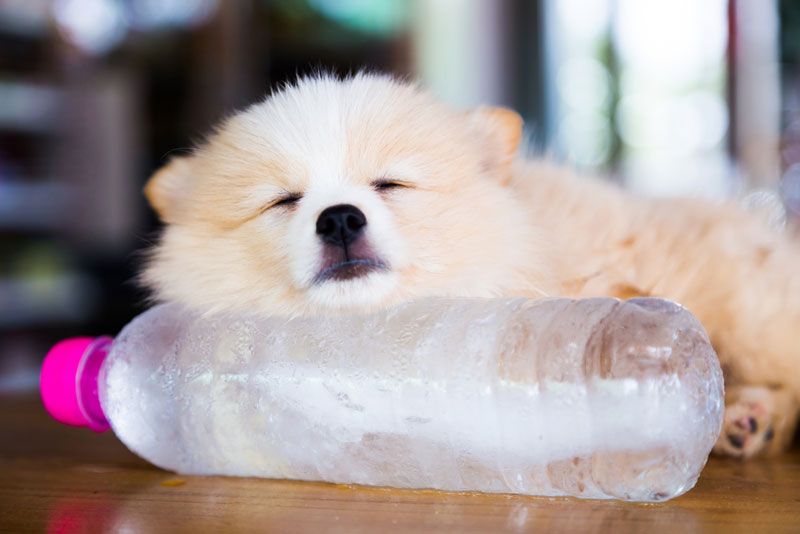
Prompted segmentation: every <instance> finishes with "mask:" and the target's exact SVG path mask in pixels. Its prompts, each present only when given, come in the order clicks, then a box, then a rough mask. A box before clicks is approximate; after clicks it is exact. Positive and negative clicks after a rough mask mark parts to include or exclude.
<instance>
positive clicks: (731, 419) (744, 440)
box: [714, 388, 775, 458]
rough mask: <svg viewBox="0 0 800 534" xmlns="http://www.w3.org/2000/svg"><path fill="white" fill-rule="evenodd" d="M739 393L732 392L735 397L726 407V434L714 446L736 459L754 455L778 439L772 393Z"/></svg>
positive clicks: (715, 450)
mask: <svg viewBox="0 0 800 534" xmlns="http://www.w3.org/2000/svg"><path fill="white" fill-rule="evenodd" d="M740 389H744V388H740ZM747 389H754V390H758V389H762V388H747ZM764 389H765V390H766V388H764ZM766 391H768V390H766ZM738 393H739V394H738V395H730V394H729V397H734V398H733V399H730V400H729V401H728V404H727V405H726V406H725V418H724V420H723V422H722V433H721V434H720V436H719V439H718V440H717V443H716V445H715V446H714V452H716V453H717V454H724V455H727V456H733V457H736V458H750V457H751V456H755V455H756V454H759V453H760V452H762V451H764V450H766V449H767V448H768V447H769V444H770V442H771V441H772V440H773V439H774V438H775V429H774V427H773V414H772V406H771V405H770V404H771V403H770V402H769V396H768V395H761V394H759V392H741V391H740V392H738ZM742 393H744V394H742Z"/></svg>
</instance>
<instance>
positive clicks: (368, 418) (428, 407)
mask: <svg viewBox="0 0 800 534" xmlns="http://www.w3.org/2000/svg"><path fill="white" fill-rule="evenodd" d="M41 392H42V397H43V400H44V404H45V406H46V408H47V409H48V411H49V412H50V413H51V414H52V415H53V416H54V417H55V418H56V419H58V420H59V421H62V422H64V423H68V424H73V425H82V426H88V427H89V428H91V429H93V430H97V431H100V430H104V429H106V428H108V427H109V426H110V427H111V428H112V429H113V430H114V432H115V433H116V435H117V436H118V437H119V439H120V440H122V441H123V442H124V443H125V444H126V445H127V446H128V447H129V448H130V449H131V450H132V451H133V452H135V453H136V454H138V455H140V456H142V457H144V458H145V459H147V460H149V461H150V462H152V463H154V464H156V465H157V466H160V467H162V468H164V469H168V470H172V471H177V472H179V473H183V474H202V475H214V474H217V475H241V476H259V477H270V478H291V479H302V480H321V481H329V482H337V483H356V484H367V485H380V486H394V487H403V488H435V489H442V490H456V491H481V492H511V493H521V494H530V495H548V496H559V495H572V496H577V497H584V498H618V499H626V500H636V501H661V500H665V499H669V498H672V497H675V496H677V495H680V494H682V493H684V492H685V491H687V490H689V489H690V488H691V487H692V486H693V485H694V484H695V482H696V481H697V478H698V476H699V474H700V471H701V469H702V468H703V466H704V465H705V462H706V459H707V457H708V454H709V451H710V450H711V448H712V446H713V445H714V442H715V441H716V438H717V436H718V434H719V432H720V426H721V422H722V412H723V382H722V373H721V370H720V366H719V362H718V360H717V357H716V354H715V353H714V351H713V349H712V347H711V345H710V343H709V340H708V337H707V335H706V333H705V331H704V330H703V328H702V326H701V325H700V323H699V322H698V321H697V319H695V317H694V316H693V315H691V314H690V313H689V312H688V311H687V310H685V309H684V308H682V307H680V306H678V305H677V304H674V303H672V302H669V301H665V300H659V299H634V300H630V301H626V302H621V301H618V300H615V299H587V300H577V301H576V300H568V299H553V300H540V301H531V300H525V299H514V300H499V299H495V300H488V299H487V300H481V299H430V300H422V301H417V302H411V303H407V304H404V305H401V306H399V307H397V308H393V309H390V310H387V311H384V312H380V313H376V314H373V315H366V316H353V317H339V318H313V319H310V318H309V319H291V320H287V319H278V318H264V317H256V316H246V317H242V316H237V317H233V316H214V317H208V316H201V315H197V314H194V313H190V312H187V311H185V310H183V309H181V308H180V307H178V306H177V305H174V304H171V305H161V306H156V307H154V308H152V309H151V310H149V311H147V312H146V313H143V314H142V315H140V316H139V317H137V318H136V319H135V320H134V321H133V322H131V323H130V324H129V325H128V326H127V327H125V329H124V330H123V331H122V333H121V334H120V335H119V336H118V337H117V338H116V340H114V341H113V342H112V341H111V339H109V338H98V339H91V338H78V339H73V340H67V341H63V342H61V343H60V344H58V345H56V346H55V347H54V348H53V349H52V350H51V352H50V353H49V354H48V356H47V359H46V361H45V363H44V366H43V369H42V375H41Z"/></svg>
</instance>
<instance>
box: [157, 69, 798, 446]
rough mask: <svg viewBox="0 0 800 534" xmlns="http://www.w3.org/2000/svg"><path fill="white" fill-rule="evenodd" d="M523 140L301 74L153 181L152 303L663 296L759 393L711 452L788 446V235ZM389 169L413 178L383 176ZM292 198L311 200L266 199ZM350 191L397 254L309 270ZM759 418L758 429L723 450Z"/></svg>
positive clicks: (375, 90) (430, 101)
mask: <svg viewBox="0 0 800 534" xmlns="http://www.w3.org/2000/svg"><path fill="white" fill-rule="evenodd" d="M520 136H521V120H520V119H519V117H518V116H517V115H516V114H515V113H513V112H511V111H509V110H502V109H496V108H494V109H493V108H482V109H479V110H476V111H473V112H468V113H467V112H460V111H455V110H452V109H450V108H448V107H446V106H445V105H443V104H441V103H439V102H437V101H436V100H435V99H434V98H433V97H432V96H430V95H429V94H428V93H426V92H425V91H422V90H419V89H418V88H416V87H414V86H412V85H408V84H402V83H398V82H395V81H393V80H392V79H390V78H387V77H381V76H371V75H358V76H356V77H354V78H351V79H347V80H344V81H340V80H336V79H333V78H330V77H319V78H311V79H304V80H300V81H299V82H298V84H297V85H296V86H293V87H289V88H286V89H284V90H283V91H280V92H278V93H277V94H275V95H273V96H271V97H269V98H268V99H267V100H265V101H264V102H262V103H259V104H256V105H254V106H252V107H251V108H249V109H247V110H245V111H243V112H242V113H239V114H236V115H234V116H233V117H231V118H230V119H228V120H227V121H225V122H224V123H223V124H222V125H221V126H220V127H219V128H218V130H217V131H216V132H215V133H214V134H212V135H211V136H210V137H209V139H208V140H207V142H205V143H203V144H202V145H200V146H199V147H198V148H197V150H195V152H194V153H193V154H192V155H190V156H187V157H182V158H178V159H174V160H173V161H172V162H171V163H170V164H169V165H168V166H166V167H165V168H164V169H162V170H161V171H159V172H158V173H157V174H156V175H155V176H154V177H153V179H152V180H151V181H150V183H149V184H148V186H147V189H146V193H147V195H148V198H149V199H150V201H151V203H152V205H153V206H154V207H155V209H156V210H157V211H158V212H159V214H160V216H161V218H162V219H163V220H164V221H165V222H166V223H167V225H166V228H165V230H164V233H163V236H162V238H161V240H160V242H159V244H158V245H157V246H156V247H155V248H154V250H153V251H152V255H151V257H150V261H149V264H148V266H147V268H146V270H145V271H144V273H143V280H144V282H145V283H146V284H147V285H148V286H149V287H150V288H151V289H152V290H153V292H154V294H155V296H156V297H157V298H158V299H159V300H169V301H180V302H183V303H185V304H187V305H190V306H192V307H195V308H197V309H200V310H206V311H215V310H235V309H248V310H259V311H263V312H265V313H269V314H281V315H307V314H317V313H340V312H342V311H346V310H368V309H374V308H378V307H382V306H386V305H389V304H391V303H394V302H398V301H402V300H406V299H410V298H414V297H420V296H427V295H457V296H520V295H521V296H528V297H533V298H537V297H542V296H557V295H565V296H573V297H586V296H596V295H612V296H618V297H622V298H626V297H629V296H634V295H654V296H662V297H668V298H671V299H674V300H677V301H679V302H681V303H682V304H684V305H685V306H687V307H688V308H689V309H690V310H691V311H693V312H694V313H695V314H696V315H697V316H698V317H699V318H700V320H701V321H702V322H703V324H704V325H705V327H706V328H707V329H708V331H709V334H710V336H711V338H712V340H713V342H714V344H715V346H716V348H717V350H718V352H719V354H720V358H721V361H722V364H723V367H724V371H725V374H726V381H727V382H728V383H729V384H732V385H736V386H737V387H738V386H744V385H747V386H753V387H755V388H757V391H758V392H759V395H757V396H758V402H755V404H754V405H755V406H756V408H753V407H751V406H750V405H751V404H753V403H752V402H751V400H752V398H753V396H752V395H750V396H749V397H747V398H748V401H747V403H744V401H742V403H740V404H738V405H736V406H735V407H731V409H729V412H730V413H733V411H732V410H733V408H735V409H736V413H737V417H736V418H733V419H730V418H729V420H726V429H725V432H723V436H722V438H721V440H720V444H719V445H718V450H719V451H720V452H726V453H728V454H732V455H736V456H749V455H752V454H755V453H757V452H759V451H761V450H763V449H766V448H768V443H769V440H768V439H766V438H768V437H770V434H775V433H781V435H780V436H778V439H775V440H773V441H772V442H771V443H780V444H781V445H780V446H777V445H775V446H773V449H775V450H778V449H780V448H782V447H785V443H786V442H787V438H786V436H787V435H789V434H791V432H792V431H793V426H794V421H795V420H796V416H797V414H796V412H797V397H798V395H800V338H798V335H797V330H798V327H800V274H798V273H800V249H799V248H798V246H797V244H796V243H793V242H791V241H790V240H789V238H787V237H785V236H783V235H780V234H779V233H777V232H774V231H772V230H770V229H769V228H768V227H767V225H766V223H765V222H763V221H761V220H760V219H759V218H758V217H756V216H754V215H751V214H748V213H746V212H744V211H743V210H740V209H738V208H737V207H736V206H734V205H731V204H712V203H709V202H703V201H699V200H689V199H675V200H653V199H645V198H637V197H634V196H632V195H630V194H628V193H625V192H623V191H622V190H621V189H618V188H616V187H614V186H612V185H610V184H608V183H607V182H601V181H598V180H595V179H592V178H585V177H576V176H574V175H573V174H572V173H571V172H570V171H569V170H567V169H565V168H563V167H559V166H556V165H553V164H550V163H547V162H543V161H537V160H529V159H526V158H524V157H521V156H517V155H516V154H517V148H518V144H519V139H520ZM378 179H391V180H394V181H397V182H400V183H402V184H403V185H404V187H402V188H395V189H392V190H389V191H377V190H376V189H375V188H374V187H373V186H374V182H375V180H378ZM286 193H293V194H302V195H303V196H302V199H301V200H299V201H298V202H297V203H296V204H294V205H291V206H283V205H282V206H273V205H272V204H274V203H275V202H276V201H277V200H280V199H281V198H283V196H284V195H285V194H286ZM342 203H349V204H354V205H356V206H358V207H359V208H360V209H361V210H362V211H363V212H364V214H365V215H366V217H367V220H368V225H367V233H366V237H367V239H369V241H370V243H371V245H372V247H373V248H374V249H375V250H376V253H377V254H379V255H380V256H381V257H382V258H383V259H384V260H386V262H387V263H388V265H389V267H390V269H389V270H388V271H387V272H372V273H370V274H368V275H366V276H364V277H361V278H357V279H353V280H346V281H329V282H325V283H323V284H319V283H315V282H314V277H315V274H316V273H317V272H318V270H319V269H320V264H321V258H320V257H321V244H320V242H319V239H318V238H317V236H316V235H315V228H314V222H315V220H316V217H317V216H318V215H319V213H320V211H321V210H323V209H324V208H326V207H328V206H331V205H334V204H342ZM748 391H749V390H748ZM737 398H738V397H737ZM778 398H780V402H779V401H778V400H776V399H778ZM786 399H789V400H786ZM734 402H735V401H734ZM759 410H760V412H759ZM756 412H758V414H756ZM762 412H763V413H764V414H767V415H766V416H763V417H762V416H761V415H759V414H762ZM778 412H780V413H778ZM748 414H754V415H752V417H753V418H755V416H756V415H758V417H759V419H758V423H757V424H756V425H755V426H757V427H758V428H755V429H753V428H749V429H748V432H745V433H744V435H743V436H742V438H741V440H740V441H742V442H743V444H742V446H741V447H736V446H732V445H731V442H729V441H726V440H725V439H726V436H728V435H732V434H731V433H733V432H734V430H736V429H738V428H741V427H742V425H743V424H745V423H747V422H748V421H750V418H751V415H748ZM777 420H781V421H788V422H789V423H788V424H783V425H782V426H781V427H780V428H776V427H775V424H774V423H775V421H777ZM747 424H749V425H750V426H751V427H752V426H753V424H752V422H750V423H747ZM770 427H772V428H770ZM751 430H752V432H751ZM737 432H738V431H737ZM751 434H752V435H751ZM737 435H738V434H737ZM734 441H735V440H734Z"/></svg>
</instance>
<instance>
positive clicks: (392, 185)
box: [372, 178, 411, 191]
mask: <svg viewBox="0 0 800 534" xmlns="http://www.w3.org/2000/svg"><path fill="white" fill-rule="evenodd" d="M372 187H374V188H375V190H376V191H389V190H391V189H401V188H408V187H411V185H410V184H407V183H405V182H399V181H397V180H387V179H385V178H382V179H380V180H375V181H374V182H372Z"/></svg>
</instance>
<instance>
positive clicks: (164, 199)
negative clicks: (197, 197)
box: [144, 156, 192, 223]
mask: <svg viewBox="0 0 800 534" xmlns="http://www.w3.org/2000/svg"><path fill="white" fill-rule="evenodd" d="M191 179H192V166H191V164H190V162H189V157H187V156H179V157H174V158H172V159H171V160H170V161H169V163H167V164H166V165H164V166H163V167H161V168H160V169H158V170H157V171H156V172H155V174H153V176H151V177H150V179H149V180H148V181H147V184H145V186H144V196H145V197H147V201H148V202H150V205H151V206H152V207H153V209H154V210H155V211H156V213H157V214H158V217H159V219H161V220H162V221H164V222H165V223H173V222H175V214H176V213H177V211H178V210H179V204H180V201H181V198H182V197H183V196H185V193H186V189H187V188H188V187H189V183H190V182H191Z"/></svg>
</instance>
